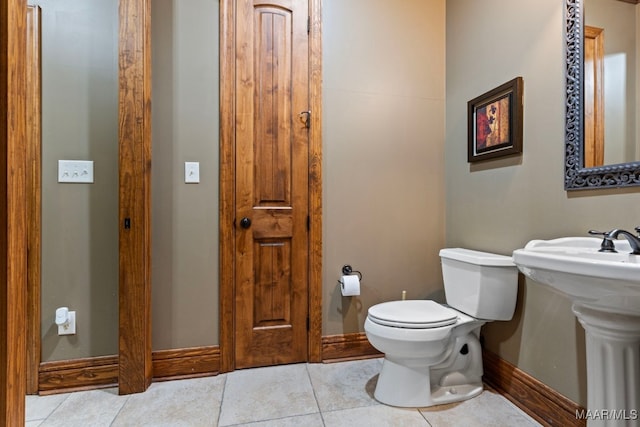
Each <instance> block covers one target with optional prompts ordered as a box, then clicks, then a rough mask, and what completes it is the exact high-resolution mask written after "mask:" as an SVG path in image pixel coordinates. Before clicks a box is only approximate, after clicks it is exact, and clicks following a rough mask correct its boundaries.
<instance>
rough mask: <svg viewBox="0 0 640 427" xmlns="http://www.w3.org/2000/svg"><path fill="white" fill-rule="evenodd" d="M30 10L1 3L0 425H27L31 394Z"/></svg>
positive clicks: (19, 2)
mask: <svg viewBox="0 0 640 427" xmlns="http://www.w3.org/2000/svg"><path fill="white" fill-rule="evenodd" d="M26 11H27V6H26V2H25V0H6V1H2V2H0V97H1V98H0V275H1V276H2V277H0V425H3V426H17V425H24V420H25V413H24V412H25V399H24V397H25V394H26V381H27V378H26V328H25V316H26V295H27V294H26V288H27V227H26V221H27V215H26V211H27V209H26V170H25V161H26V151H25V148H26V145H25V144H24V140H25V137H26V94H25V88H26V84H25V76H26V61H25V53H26V41H25V40H26V28H25V24H26V20H27V18H26Z"/></svg>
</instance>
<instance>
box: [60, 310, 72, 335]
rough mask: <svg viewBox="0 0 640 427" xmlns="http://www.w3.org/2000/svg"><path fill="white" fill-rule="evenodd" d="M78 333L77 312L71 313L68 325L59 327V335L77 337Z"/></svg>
mask: <svg viewBox="0 0 640 427" xmlns="http://www.w3.org/2000/svg"><path fill="white" fill-rule="evenodd" d="M75 333H76V312H75V311H70V312H69V320H68V321H67V323H64V324H62V325H58V335H75Z"/></svg>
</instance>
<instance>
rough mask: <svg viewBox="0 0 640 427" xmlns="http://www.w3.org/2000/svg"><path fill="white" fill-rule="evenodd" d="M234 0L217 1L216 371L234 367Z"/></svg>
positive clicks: (224, 370) (225, 370)
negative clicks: (218, 18) (218, 177)
mask: <svg viewBox="0 0 640 427" xmlns="http://www.w3.org/2000/svg"><path fill="white" fill-rule="evenodd" d="M235 5H236V2H235V0H220V183H219V186H220V219H219V221H220V225H219V233H220V237H219V239H220V246H219V247H220V249H219V250H220V252H219V268H220V282H219V287H218V289H219V290H220V291H219V295H218V299H219V300H220V372H229V371H233V370H234V369H235V353H234V352H235V350H234V348H235V347H234V336H233V334H234V330H235V326H234V323H233V319H234V312H233V310H234V307H233V301H234V300H235V295H234V285H233V284H234V282H235V268H234V263H235V238H234V228H233V227H232V226H230V224H233V221H234V216H235V203H236V201H235V191H234V182H235V170H236V168H235V161H236V159H235V151H236V150H235V129H236V128H235V110H236V106H235V99H236V98H235V86H234V82H235V74H236V50H235V31H234V27H235V23H234V21H235V15H236V13H235Z"/></svg>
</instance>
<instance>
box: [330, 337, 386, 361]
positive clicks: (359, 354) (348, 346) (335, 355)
mask: <svg viewBox="0 0 640 427" xmlns="http://www.w3.org/2000/svg"><path fill="white" fill-rule="evenodd" d="M380 356H382V353H380V352H379V351H378V350H376V349H375V348H373V346H372V345H371V344H370V343H369V340H368V339H367V336H366V334H365V333H364V332H356V333H353V334H343V335H327V336H324V337H322V361H323V362H324V363H332V362H343V361H346V360H357V359H367V358H371V357H380Z"/></svg>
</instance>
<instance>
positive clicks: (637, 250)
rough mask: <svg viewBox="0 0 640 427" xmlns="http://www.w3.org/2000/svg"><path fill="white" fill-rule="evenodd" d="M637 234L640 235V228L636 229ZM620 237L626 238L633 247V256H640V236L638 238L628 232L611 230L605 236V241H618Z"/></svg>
mask: <svg viewBox="0 0 640 427" xmlns="http://www.w3.org/2000/svg"><path fill="white" fill-rule="evenodd" d="M635 230H636V232H637V233H640V226H638V227H636V228H635ZM619 235H622V237H624V238H626V239H627V240H628V241H629V245H630V246H631V249H632V252H631V253H632V254H633V255H640V236H636V235H634V234H632V233H630V232H628V231H626V230H620V229H617V228H616V229H615V230H611V231H609V232H608V233H606V234H605V236H604V237H605V240H608V239H607V238H609V239H617V238H618V236H619Z"/></svg>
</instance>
